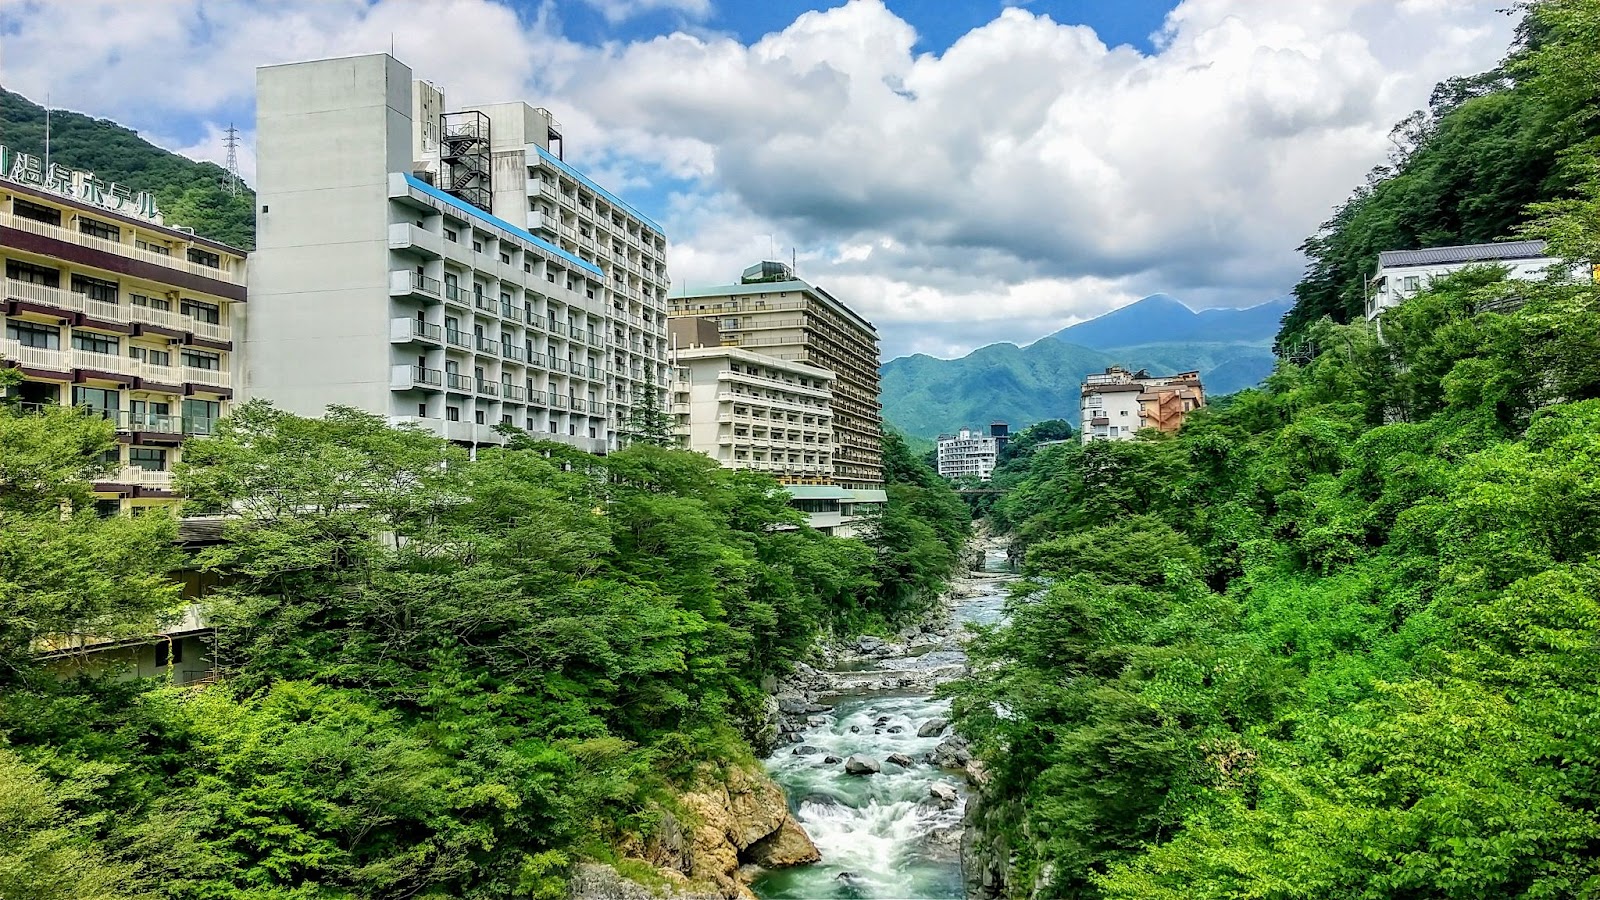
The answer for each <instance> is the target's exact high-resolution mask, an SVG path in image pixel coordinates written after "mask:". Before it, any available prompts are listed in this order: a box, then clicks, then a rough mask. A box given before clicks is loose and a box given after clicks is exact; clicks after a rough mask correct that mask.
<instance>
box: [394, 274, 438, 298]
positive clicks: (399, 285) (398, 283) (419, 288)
mask: <svg viewBox="0 0 1600 900" xmlns="http://www.w3.org/2000/svg"><path fill="white" fill-rule="evenodd" d="M389 296H390V297H393V298H395V299H397V300H404V299H414V300H422V301H434V302H437V301H438V300H439V298H440V297H442V296H444V285H442V284H440V283H439V279H437V278H429V277H428V276H426V275H422V274H419V273H417V272H408V271H404V270H402V271H391V272H390V273H389Z"/></svg>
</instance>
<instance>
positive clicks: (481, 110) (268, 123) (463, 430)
mask: <svg viewBox="0 0 1600 900" xmlns="http://www.w3.org/2000/svg"><path fill="white" fill-rule="evenodd" d="M256 80H257V107H256V109H257V181H258V184H257V202H258V203H259V204H260V208H259V210H258V215H257V250H256V253H255V255H254V256H253V257H252V270H251V295H252V299H253V300H254V301H256V302H253V303H252V304H251V307H252V310H251V315H250V317H249V327H248V335H247V338H246V341H245V346H246V349H247V351H248V354H247V361H246V369H245V375H244V389H245V390H246V391H247V392H248V394H249V395H251V396H263V397H267V398H269V399H272V400H273V401H275V402H276V403H277V404H278V405H279V406H280V407H282V408H285V409H287V410H289V411H291V412H295V413H299V414H302V415H320V414H321V413H322V412H323V410H324V409H325V408H326V407H327V406H328V405H329V404H335V403H337V404H343V405H348V406H353V407H357V408H360V409H364V410H367V411H370V412H374V413H377V414H380V415H384V416H387V417H388V419H389V421H391V422H393V423H397V424H398V423H413V424H416V425H419V426H422V427H424V428H427V429H429V430H431V431H433V432H435V433H437V434H439V435H441V436H443V437H445V438H447V439H449V440H453V441H457V442H461V443H464V444H469V445H478V444H498V443H503V442H504V438H503V437H502V436H501V435H500V434H499V433H498V432H497V431H496V430H495V426H497V425H501V424H506V425H513V426H516V427H517V428H521V429H524V430H526V431H528V432H530V433H531V434H532V435H533V436H535V437H540V438H547V439H552V440H558V441H563V442H566V443H569V444H572V445H574V446H577V447H580V448H582V449H584V450H589V451H592V452H596V453H603V452H606V451H607V450H609V449H613V448H615V447H616V446H617V443H618V441H619V438H620V436H621V435H622V434H623V433H624V432H625V430H626V425H627V422H628V420H629V417H630V415H631V412H632V410H633V408H634V405H635V404H636V403H637V402H638V401H639V399H640V398H641V396H642V393H643V392H644V391H646V390H654V391H656V393H657V403H660V404H662V405H665V403H666V399H665V393H664V389H665V386H666V384H667V382H668V372H667V365H666V362H667V360H666V340H665V335H666V293H667V289H668V286H669V284H670V281H669V279H668V277H667V272H666V238H665V236H664V234H663V232H662V230H661V228H660V227H659V226H657V225H656V224H655V223H654V222H652V221H651V220H650V219H649V218H647V217H646V216H644V215H643V214H642V213H640V212H639V211H638V210H636V209H635V208H634V207H632V206H631V205H629V204H628V203H627V202H625V201H624V200H622V199H621V198H619V197H617V196H615V195H614V194H612V193H610V192H609V191H607V190H605V189H604V188H602V187H600V186H599V185H598V184H596V183H595V182H594V181H592V180H591V179H589V178H588V177H587V176H585V175H584V174H583V173H581V172H579V171H578V170H577V169H575V168H574V167H572V166H571V165H570V164H568V163H567V162H566V161H565V160H563V159H562V156H563V143H562V132H561V126H560V123H558V122H557V121H555V119H554V118H553V117H552V116H551V114H550V112H549V111H548V110H545V109H541V108H537V107H533V106H530V105H528V104H526V103H520V102H515V103H498V104H493V105H487V106H463V107H459V108H455V109H453V110H452V108H451V107H450V106H448V105H447V103H446V98H445V96H444V93H443V92H442V91H441V90H439V89H438V88H436V87H434V86H433V85H430V84H428V83H426V82H423V81H418V80H415V79H413V77H412V72H411V69H410V68H408V67H407V66H405V65H404V64H403V63H401V62H399V61H398V60H396V59H394V58H393V57H391V56H389V55H387V54H376V55H370V56H356V57H348V58H343V59H325V60H317V61H313V62H304V63H294V64H289V65H281V66H268V67H264V68H261V69H258V70H257V78H256Z"/></svg>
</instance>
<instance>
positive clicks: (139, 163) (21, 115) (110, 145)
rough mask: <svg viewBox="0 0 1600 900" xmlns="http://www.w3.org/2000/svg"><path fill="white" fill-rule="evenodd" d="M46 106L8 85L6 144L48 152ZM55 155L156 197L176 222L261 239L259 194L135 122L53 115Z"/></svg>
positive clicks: (244, 241) (3, 107)
mask: <svg viewBox="0 0 1600 900" xmlns="http://www.w3.org/2000/svg"><path fill="white" fill-rule="evenodd" d="M44 132H45V109H44V107H42V106H39V105H38V104H36V103H33V102H32V101H30V100H28V98H26V97H24V96H22V95H21V94H16V93H13V92H11V91H8V90H5V89H4V88H0V144H4V145H5V146H7V147H9V148H11V149H12V150H15V151H16V152H18V153H32V154H35V155H38V156H41V157H42V156H44ZM50 160H51V162H57V163H60V164H61V165H63V166H66V167H68V168H70V169H83V170H85V171H89V172H93V173H95V174H96V175H98V176H99V177H100V178H102V179H104V180H105V181H107V182H113V181H114V182H117V183H118V184H126V185H128V186H129V187H131V188H132V189H133V190H135V191H149V192H150V193H152V194H154V195H155V197H156V205H157V206H160V207H161V212H162V214H163V218H164V220H165V221H166V223H167V224H168V225H186V226H188V227H190V228H193V229H194V230H195V233H196V234H198V235H200V236H201V237H208V238H211V239H212V240H215V241H221V242H223V243H225V244H229V245H231V246H234V247H240V248H242V249H245V250H251V249H254V248H255V245H256V217H255V192H254V191H252V190H250V188H249V187H248V186H246V185H244V184H240V185H239V194H238V196H234V195H233V194H231V193H230V192H229V190H228V180H229V179H228V173H227V171H226V170H224V169H223V168H222V167H221V166H219V165H217V164H216V163H209V162H195V161H194V160H192V159H189V158H187V157H183V156H179V155H178V154H176V153H170V152H168V151H166V150H163V149H161V148H160V147H157V146H156V145H154V144H152V143H150V142H149V141H147V140H145V139H144V138H142V137H139V134H138V132H136V131H134V130H133V129H131V128H124V127H123V126H121V125H118V124H117V123H115V122H112V121H111V120H109V119H96V118H93V117H91V116H86V115H83V114H82V113H75V112H70V111H68V110H61V109H58V110H54V111H52V112H51V114H50Z"/></svg>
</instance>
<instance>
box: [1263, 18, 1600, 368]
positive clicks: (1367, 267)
mask: <svg viewBox="0 0 1600 900" xmlns="http://www.w3.org/2000/svg"><path fill="white" fill-rule="evenodd" d="M1520 5H1521V6H1523V7H1534V8H1536V9H1537V14H1536V15H1531V16H1528V17H1526V18H1525V19H1524V20H1523V23H1522V25H1521V27H1520V29H1519V32H1518V41H1517V44H1516V46H1514V47H1513V48H1512V52H1511V55H1510V56H1509V57H1508V58H1507V60H1506V61H1505V62H1504V63H1503V64H1502V65H1501V66H1500V67H1499V68H1497V69H1495V70H1494V71H1491V72H1486V73H1484V74H1482V75H1477V76H1471V77H1464V78H1454V79H1451V80H1449V81H1447V82H1445V83H1443V84H1441V85H1439V87H1438V88H1436V89H1435V90H1434V93H1433V97H1432V98H1431V100H1430V103H1429V107H1428V110H1427V111H1426V112H1423V111H1418V112H1416V113H1413V114H1412V115H1411V116H1410V117H1409V118H1407V119H1406V120H1405V121H1403V122H1401V123H1400V124H1398V125H1396V126H1395V130H1394V133H1393V135H1392V137H1393V140H1394V141H1395V151H1394V153H1393V155H1392V158H1391V160H1390V163H1389V164H1388V165H1385V166H1381V167H1379V168H1378V169H1375V170H1374V171H1373V173H1372V175H1371V176H1370V177H1369V178H1368V182H1367V184H1366V185H1364V186H1362V187H1361V188H1360V189H1358V190H1357V191H1356V192H1355V194H1354V195H1353V196H1352V197H1351V198H1350V199H1349V200H1348V201H1347V202H1346V203H1345V204H1344V205H1343V206H1341V207H1340V208H1339V209H1338V210H1337V211H1336V212H1335V213H1334V215H1333V218H1331V219H1329V220H1328V221H1327V222H1326V223H1324V225H1323V226H1322V228H1321V230H1320V231H1319V232H1318V233H1317V234H1316V235H1314V236H1312V237H1311V238H1309V239H1308V240H1307V241H1306V243H1305V245H1304V246H1303V247H1302V248H1301V249H1302V250H1304V251H1305V253H1306V257H1307V260H1308V264H1307V267H1306V274H1305V277H1304V278H1303V279H1302V280H1301V282H1300V283H1299V284H1298V285H1297V286H1296V287H1295V289H1294V293H1295V297H1296V299H1297V301H1298V302H1297V303H1296V305H1295V307H1294V309H1292V310H1290V312H1289V314H1288V315H1287V316H1285V317H1284V322H1283V329H1282V331H1281V332H1280V333H1279V336H1278V340H1279V343H1280V345H1285V346H1287V345H1293V344H1299V343H1302V342H1304V341H1306V340H1308V339H1309V338H1310V337H1311V332H1310V328H1311V325H1312V323H1314V322H1316V321H1317V320H1319V319H1321V318H1323V317H1324V316H1328V317H1332V318H1333V319H1334V321H1337V322H1346V321H1351V320H1353V319H1357V318H1360V316H1361V313H1362V308H1363V304H1364V299H1363V286H1362V285H1363V277H1364V276H1366V277H1370V276H1371V275H1372V272H1373V268H1372V267H1373V265H1374V263H1375V261H1376V260H1377V256H1378V253H1379V252H1380V251H1383V250H1410V249H1415V248H1419V247H1436V246H1441V245H1448V244H1461V243H1481V242H1487V241H1494V240H1500V239H1503V238H1505V237H1506V236H1508V235H1510V234H1512V233H1513V232H1514V231H1515V230H1516V229H1517V228H1518V227H1519V226H1521V225H1523V224H1525V223H1526V222H1527V221H1528V219H1529V204H1531V203H1533V202H1535V201H1538V200H1544V199H1548V198H1552V197H1562V196H1567V195H1570V194H1571V193H1572V192H1573V191H1574V190H1575V189H1576V188H1577V187H1578V185H1579V184H1581V183H1582V181H1583V179H1584V174H1585V173H1584V172H1583V169H1582V167H1581V165H1579V161H1580V160H1581V159H1582V158H1584V157H1586V156H1587V155H1589V154H1590V153H1592V152H1593V151H1594V148H1595V146H1596V143H1597V142H1600V63H1597V61H1596V60H1597V58H1596V54H1595V52H1594V48H1595V46H1596V44H1597V42H1600V25H1597V24H1596V19H1597V14H1596V12H1595V9H1594V4H1593V3H1592V2H1589V0H1546V2H1535V3H1524V4H1520Z"/></svg>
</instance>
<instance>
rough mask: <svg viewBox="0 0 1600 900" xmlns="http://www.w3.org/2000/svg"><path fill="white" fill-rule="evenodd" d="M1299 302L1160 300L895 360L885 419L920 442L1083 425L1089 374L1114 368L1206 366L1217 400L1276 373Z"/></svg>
mask: <svg viewBox="0 0 1600 900" xmlns="http://www.w3.org/2000/svg"><path fill="white" fill-rule="evenodd" d="M1293 303H1294V301H1293V299H1292V298H1288V297H1285V298H1281V299H1277V300H1270V301H1268V302H1266V303H1262V304H1259V305H1256V306H1252V307H1248V308H1245V309H1207V310H1201V311H1195V310H1192V309H1190V308H1189V307H1187V306H1185V305H1184V304H1183V303H1182V302H1181V301H1179V300H1177V299H1174V298H1172V297H1169V296H1167V295H1166V294H1152V295H1151V296H1149V297H1145V298H1144V299H1142V300H1139V301H1137V302H1135V303H1131V304H1129V305H1127V306H1124V307H1122V308H1121V309H1117V310H1114V311H1112V312H1109V313H1106V314H1105V315H1103V316H1100V317H1098V318H1095V319H1090V320H1089V321H1087V322H1080V323H1078V324H1076V325H1072V326H1070V327H1067V328H1063V329H1062V330H1060V331H1058V332H1056V333H1055V334H1052V335H1049V336H1047V337H1043V338H1040V339H1039V340H1037V341H1035V342H1033V343H1032V344H1029V345H1027V346H1026V347H1018V346H1017V345H1015V344H991V345H990V346H987V347H982V348H980V349H978V350H974V351H973V352H971V353H969V354H967V355H966V356H964V357H962V358H960V359H937V358H935V357H931V356H925V355H922V354H917V355H915V356H904V357H900V358H899V359H892V360H890V361H889V362H887V363H884V364H883V366H882V369H881V374H882V383H881V389H882V394H883V417H884V419H885V420H886V421H887V422H888V423H889V424H891V425H893V426H894V427H896V428H898V429H899V430H901V431H902V432H904V433H906V434H908V435H911V436H914V437H921V438H931V437H934V436H936V435H938V434H940V433H942V432H948V431H952V430H954V429H956V428H960V427H962V426H964V425H965V426H974V425H975V426H983V425H987V424H989V423H990V422H993V421H1003V422H1008V423H1010V424H1011V426H1012V428H1013V429H1014V430H1015V429H1017V428H1021V427H1023V426H1026V425H1029V424H1032V423H1034V422H1039V421H1043V420H1045V419H1057V418H1062V419H1066V420H1068V421H1069V422H1073V424H1074V425H1076V424H1077V418H1078V416H1077V412H1078V390H1079V385H1080V384H1081V383H1082V382H1083V378H1084V376H1085V375H1088V374H1090V373H1093V372H1101V371H1104V370H1105V369H1106V367H1108V366H1113V365H1122V366H1127V367H1128V368H1130V369H1149V370H1150V371H1151V373H1152V374H1168V373H1172V372H1184V371H1188V370H1190V369H1198V370H1199V371H1200V378H1201V382H1202V383H1203V384H1204V385H1205V389H1206V393H1207V394H1208V395H1209V396H1213V397H1215V396H1220V395H1222V394H1229V393H1232V392H1234V391H1237V390H1242V389H1243V388H1247V387H1251V386H1253V385H1255V384H1257V383H1259V382H1260V381H1261V379H1263V378H1265V377H1266V376H1267V375H1269V374H1270V373H1271V372H1272V366H1273V363H1274V361H1275V357H1274V356H1273V353H1272V340H1273V336H1274V335H1276V334H1277V331H1278V323H1279V320H1280V319H1281V318H1282V317H1283V314H1284V313H1286V312H1288V311H1289V308H1290V307H1291V306H1292V305H1293Z"/></svg>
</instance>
